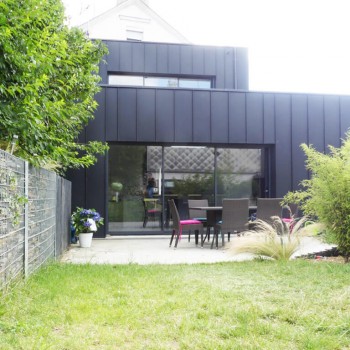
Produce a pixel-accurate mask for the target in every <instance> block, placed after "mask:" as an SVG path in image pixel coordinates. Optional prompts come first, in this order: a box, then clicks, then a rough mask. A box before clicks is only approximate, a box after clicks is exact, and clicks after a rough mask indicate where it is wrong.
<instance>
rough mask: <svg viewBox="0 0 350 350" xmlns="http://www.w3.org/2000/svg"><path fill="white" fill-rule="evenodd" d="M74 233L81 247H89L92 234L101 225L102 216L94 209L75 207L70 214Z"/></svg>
mask: <svg viewBox="0 0 350 350" xmlns="http://www.w3.org/2000/svg"><path fill="white" fill-rule="evenodd" d="M71 220H72V221H71V222H72V225H73V227H74V228H75V234H76V235H77V236H78V237H79V244H80V246H81V247H82V248H89V247H91V241H92V235H93V233H94V232H96V231H97V229H98V228H99V227H100V226H102V225H103V218H102V217H101V215H100V214H99V213H98V212H97V211H96V210H95V209H83V208H79V207H77V209H76V210H75V211H74V212H73V214H72V216H71Z"/></svg>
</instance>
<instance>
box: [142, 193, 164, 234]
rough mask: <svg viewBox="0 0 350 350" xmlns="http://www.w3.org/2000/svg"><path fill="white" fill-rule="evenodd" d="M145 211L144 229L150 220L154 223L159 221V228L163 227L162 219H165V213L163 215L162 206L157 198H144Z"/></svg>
mask: <svg viewBox="0 0 350 350" xmlns="http://www.w3.org/2000/svg"><path fill="white" fill-rule="evenodd" d="M143 209H144V215H143V225H142V226H143V228H145V227H146V225H147V222H148V220H149V219H152V220H153V221H156V219H157V220H158V221H159V226H160V227H161V226H162V219H163V213H162V206H161V204H160V203H159V200H158V199H156V198H143Z"/></svg>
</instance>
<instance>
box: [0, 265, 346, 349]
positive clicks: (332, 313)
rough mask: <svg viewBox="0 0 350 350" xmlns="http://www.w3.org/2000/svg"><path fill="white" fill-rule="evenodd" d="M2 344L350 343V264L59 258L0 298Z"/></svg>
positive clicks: (223, 346)
mask: <svg viewBox="0 0 350 350" xmlns="http://www.w3.org/2000/svg"><path fill="white" fill-rule="evenodd" d="M0 300H1V304H0V317H1V318H0V349H2V350H5V349H11V350H13V349H25V350H27V349H60V350H63V349H67V350H73V349H79V350H82V349H84V350H85V349H132V350H136V349H167V350H168V349H201V350H202V349H230V350H231V349H274V350H275V349H350V345H349V344H350V265H344V264H338V263H331V262H330V263H328V262H323V261H322V262H313V261H304V260H298V261H293V262H288V263H278V262H273V261H251V262H241V263H221V264H199V265H175V266H164V265H154V266H139V265H133V264H131V265H124V266H122V265H120V266H107V265H103V266H98V265H69V264H66V265H65V264H58V263H57V264H52V265H50V266H48V267H46V268H44V269H42V270H41V271H40V272H38V273H37V274H36V275H34V276H32V277H31V278H29V280H28V281H27V282H26V283H25V284H24V283H20V284H19V285H17V286H15V287H14V288H13V289H12V290H11V291H8V292H7V293H6V294H5V295H3V296H2V298H1V299H0Z"/></svg>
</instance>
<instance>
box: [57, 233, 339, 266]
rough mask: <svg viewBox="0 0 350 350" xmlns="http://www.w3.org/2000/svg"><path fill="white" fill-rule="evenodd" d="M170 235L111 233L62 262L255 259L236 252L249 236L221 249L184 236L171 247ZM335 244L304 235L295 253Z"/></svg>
mask: <svg viewBox="0 0 350 350" xmlns="http://www.w3.org/2000/svg"><path fill="white" fill-rule="evenodd" d="M169 239H170V238H169V236H142V237H140V236H108V237H107V238H102V239H93V242H92V246H91V248H80V247H79V245H77V244H72V246H71V247H70V249H69V250H68V251H67V252H66V253H65V254H64V255H63V257H62V259H61V261H62V262H66V263H78V264H79V263H80V264H86V263H90V264H140V265H147V264H195V263H217V262H227V261H245V260H251V259H253V258H254V257H253V255H251V254H248V253H240V254H235V253H233V252H232V249H230V247H231V245H235V243H239V242H238V240H244V239H246V237H237V236H235V235H234V236H233V237H231V242H230V243H227V244H226V245H225V247H223V248H222V247H221V248H219V249H217V250H216V249H210V243H207V242H206V243H205V245H204V248H203V249H202V248H200V247H199V246H198V247H196V246H195V244H194V240H193V239H192V240H191V242H188V241H187V236H186V235H184V236H183V238H182V240H181V241H180V242H179V244H178V247H177V249H174V248H169ZM332 247H333V246H332V245H329V244H325V243H322V242H321V241H319V240H318V239H316V238H314V237H304V238H302V240H301V244H300V248H299V250H298V251H297V252H296V254H295V256H300V255H306V254H312V253H316V252H320V251H324V250H327V249H331V248H332Z"/></svg>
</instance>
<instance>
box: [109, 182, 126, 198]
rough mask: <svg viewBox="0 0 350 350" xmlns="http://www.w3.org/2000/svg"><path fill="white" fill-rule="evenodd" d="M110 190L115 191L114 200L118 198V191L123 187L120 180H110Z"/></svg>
mask: <svg viewBox="0 0 350 350" xmlns="http://www.w3.org/2000/svg"><path fill="white" fill-rule="evenodd" d="M111 187H112V190H113V191H115V201H116V202H118V200H119V192H120V191H121V190H122V189H123V185H122V184H121V183H120V182H112V184H111Z"/></svg>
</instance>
